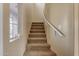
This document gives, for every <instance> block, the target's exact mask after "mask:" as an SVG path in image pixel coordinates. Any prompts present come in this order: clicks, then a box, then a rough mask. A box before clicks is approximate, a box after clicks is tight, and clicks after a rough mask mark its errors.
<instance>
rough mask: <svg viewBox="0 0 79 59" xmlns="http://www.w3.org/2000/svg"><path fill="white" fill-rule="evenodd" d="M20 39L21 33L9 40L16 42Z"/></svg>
mask: <svg viewBox="0 0 79 59" xmlns="http://www.w3.org/2000/svg"><path fill="white" fill-rule="evenodd" d="M18 39H20V36H19V35H18V36H16V37H15V38H11V39H10V40H9V42H14V41H15V40H18Z"/></svg>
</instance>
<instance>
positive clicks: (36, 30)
mask: <svg viewBox="0 0 79 59" xmlns="http://www.w3.org/2000/svg"><path fill="white" fill-rule="evenodd" d="M26 48H27V49H26V51H25V53H24V56H56V54H55V53H54V52H53V51H51V50H50V45H49V44H47V39H46V34H45V30H44V23H42V22H33V23H32V26H31V30H30V34H29V38H28V44H27V47H26Z"/></svg>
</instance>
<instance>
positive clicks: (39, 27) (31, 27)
mask: <svg viewBox="0 0 79 59" xmlns="http://www.w3.org/2000/svg"><path fill="white" fill-rule="evenodd" d="M31 28H39V29H44V27H31Z"/></svg>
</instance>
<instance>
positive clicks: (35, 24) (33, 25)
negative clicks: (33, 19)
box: [32, 24, 44, 26]
mask: <svg viewBox="0 0 79 59" xmlns="http://www.w3.org/2000/svg"><path fill="white" fill-rule="evenodd" d="M32 26H44V25H42V24H38V25H37V24H32Z"/></svg>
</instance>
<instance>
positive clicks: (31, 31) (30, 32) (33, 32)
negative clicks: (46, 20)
mask: <svg viewBox="0 0 79 59" xmlns="http://www.w3.org/2000/svg"><path fill="white" fill-rule="evenodd" d="M30 33H45V31H30Z"/></svg>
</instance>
